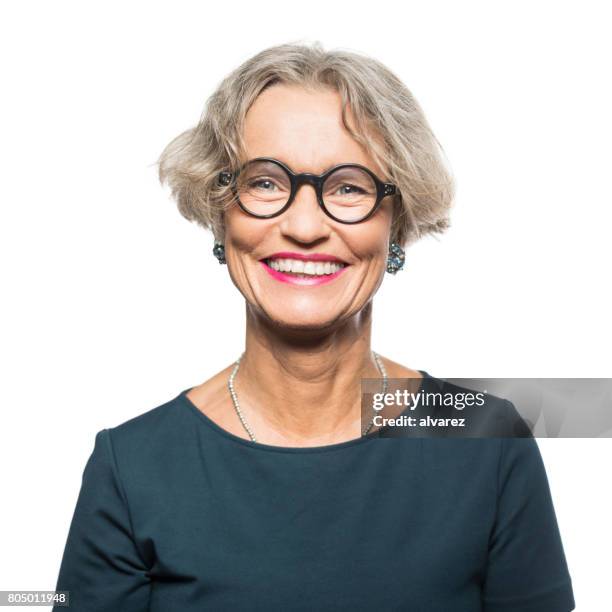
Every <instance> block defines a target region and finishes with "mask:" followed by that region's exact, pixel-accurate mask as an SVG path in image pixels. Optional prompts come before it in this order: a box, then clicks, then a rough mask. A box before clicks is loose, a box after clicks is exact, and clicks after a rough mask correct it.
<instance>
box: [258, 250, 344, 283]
mask: <svg viewBox="0 0 612 612" xmlns="http://www.w3.org/2000/svg"><path fill="white" fill-rule="evenodd" d="M271 259H298V260H301V261H312V262H330V263H335V264H338V263H340V264H344V265H343V266H342V267H341V268H339V269H338V270H336V271H335V272H333V273H331V274H308V275H306V274H300V275H296V274H295V273H292V272H283V271H281V270H275V269H274V268H272V267H271V266H270V265H268V262H269V260H271ZM260 263H261V265H262V266H263V267H264V270H265V271H266V272H267V273H268V274H269V275H270V276H271V277H272V278H275V279H276V280H278V281H280V282H283V283H290V284H292V285H301V286H315V285H316V286H318V285H324V284H326V283H330V282H331V281H333V280H335V279H336V278H338V276H340V275H341V274H342V273H343V272H344V271H345V270H346V268H347V267H348V265H349V264H347V263H346V262H344V261H343V260H341V259H339V258H338V257H335V256H334V255H328V254H327V253H310V254H304V253H292V252H288V251H282V252H279V253H274V254H272V255H269V256H268V257H266V258H264V259H262V260H260Z"/></svg>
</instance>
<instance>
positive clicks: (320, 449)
mask: <svg viewBox="0 0 612 612" xmlns="http://www.w3.org/2000/svg"><path fill="white" fill-rule="evenodd" d="M417 371H418V372H419V373H420V374H421V375H422V378H421V384H420V385H419V389H418V391H417V393H419V392H421V391H423V389H424V387H425V383H426V381H428V380H430V379H432V378H433V377H432V376H431V374H428V373H427V372H426V371H425V370H417ZM193 388H194V387H189V388H187V389H183V391H181V392H180V393H179V394H178V395H177V396H176V398H175V400H178V401H179V402H180V403H181V405H182V406H184V407H185V408H187V409H188V410H189V411H190V412H192V413H195V414H196V416H198V417H199V418H200V420H201V421H202V422H204V424H205V425H207V426H208V427H209V428H210V429H211V430H213V431H214V432H216V433H218V434H221V435H222V436H223V437H225V438H227V439H228V440H231V441H232V442H236V443H238V444H242V445H243V446H246V447H248V448H252V449H255V450H261V451H268V452H276V453H326V452H330V451H336V450H342V449H344V448H351V447H353V446H357V445H359V444H365V443H366V442H368V441H369V440H373V439H376V438H379V437H380V432H381V431H383V430H384V429H387V428H388V426H385V427H381V428H380V429H377V430H376V431H374V432H371V433H368V434H366V435H365V436H359V437H358V438H353V439H352V440H345V441H344V442H336V443H335V444H323V445H320V446H278V445H276V444H264V443H263V442H254V441H253V440H247V439H246V438H241V437H240V436H237V435H236V434H233V433H232V432H231V431H228V430H227V429H224V428H223V427H221V426H220V425H218V424H217V423H216V422H215V421H213V420H212V419H211V418H210V417H209V416H207V415H206V414H204V413H203V412H202V411H201V410H200V409H199V408H198V407H197V406H196V405H195V404H194V403H193V402H192V401H191V399H190V398H189V397H187V393H189V391H191V390H192V389H193ZM409 410H410V407H409V406H408V407H407V408H406V409H405V410H404V411H402V412H401V413H400V415H399V416H401V415H404V414H405V413H406V412H408V411H409Z"/></svg>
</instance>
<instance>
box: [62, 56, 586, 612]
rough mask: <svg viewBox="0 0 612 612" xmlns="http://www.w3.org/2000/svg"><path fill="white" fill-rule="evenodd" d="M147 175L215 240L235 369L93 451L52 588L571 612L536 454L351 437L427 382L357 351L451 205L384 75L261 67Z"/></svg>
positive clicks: (418, 131) (83, 598)
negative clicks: (374, 408)
mask: <svg viewBox="0 0 612 612" xmlns="http://www.w3.org/2000/svg"><path fill="white" fill-rule="evenodd" d="M160 176H161V179H162V180H163V181H167V182H168V183H169V184H170V186H171V188H172V192H173V194H174V196H175V197H176V200H177V202H178V206H179V209H180V211H181V213H182V214H183V215H184V216H185V217H187V218H188V219H191V220H196V221H197V222H199V223H201V224H202V225H203V226H204V227H207V228H210V229H211V230H212V231H213V233H214V236H215V245H214V249H213V252H214V254H215V256H216V257H217V258H218V259H219V261H220V262H221V263H225V264H227V270H228V272H229V275H230V277H231V279H232V281H233V283H234V284H235V285H236V287H237V288H238V290H239V291H240V293H241V294H242V295H243V296H244V298H245V301H246V312H247V318H246V320H247V325H246V342H245V350H244V353H243V354H242V356H241V357H240V358H239V359H238V360H237V361H236V362H235V363H232V364H230V365H228V366H227V367H225V368H224V369H222V370H221V371H220V372H219V373H218V374H216V375H215V376H213V377H212V378H211V379H210V380H207V381H205V382H203V383H202V384H199V385H196V386H194V387H191V388H189V389H186V390H184V391H182V392H181V393H180V394H178V395H177V396H176V397H174V398H173V399H171V400H170V401H169V402H167V403H165V404H163V405H161V406H158V407H156V408H154V409H153V410H150V411H149V412H146V413H145V414H142V415H140V416H138V417H136V418H133V419H131V420H129V421H127V422H125V423H123V424H121V425H119V426H117V427H113V428H110V429H104V430H102V431H100V432H99V433H98V434H97V436H96V442H95V447H94V451H93V453H92V455H91V457H90V459H89V462H88V463H87V466H86V468H85V473H84V477H83V483H82V489H81V492H80V495H79V499H78V502H77V506H76V509H75V514H74V517H73V520H72V524H71V528H70V532H69V535H68V540H67V544H66V549H65V552H64V558H63V561H62V566H61V569H60V576H59V580H58V584H57V589H58V590H68V591H70V601H71V605H72V606H73V607H74V608H75V609H77V610H134V611H138V610H151V611H155V612H158V611H159V612H168V611H171V610H180V611H185V612H188V611H191V610H345V609H346V610H422V611H426V612H435V611H440V612H442V611H443V612H462V611H466V612H468V611H469V612H476V611H480V610H486V611H487V612H492V611H495V612H497V611H499V612H501V611H502V610H503V611H510V610H512V612H521V611H523V610H524V611H527V610H529V611H536V610H537V611H540V610H541V611H546V612H549V611H550V612H553V611H554V612H566V611H568V610H572V609H573V607H574V602H573V595H572V587H571V581H570V576H569V573H568V569H567V565H566V562H565V557H564V553H563V549H562V545H561V540H560V536H559V531H558V528H557V523H556V520H555V514H554V509H553V506H552V501H551V497H550V492H549V488H548V483H547V480H546V474H545V471H544V466H543V464H542V460H541V457H540V455H539V452H538V448H537V445H536V444H535V441H534V440H533V439H532V438H531V439H523V440H519V439H504V438H489V439H480V440H452V439H444V437H441V438H440V437H438V438H437V439H434V438H422V437H420V438H418V439H414V438H412V439H402V440H388V439H387V440H385V439H382V438H383V436H382V433H381V432H382V431H383V430H382V429H381V428H379V427H377V426H376V425H375V424H374V420H373V418H372V415H373V413H371V412H370V411H364V415H363V416H362V411H361V409H360V404H361V393H360V381H361V380H362V379H372V378H378V379H382V382H381V384H384V385H388V384H389V381H390V380H391V379H402V380H404V381H408V383H409V384H410V382H412V383H416V386H417V387H418V389H419V391H422V390H423V389H425V388H426V387H427V386H428V385H436V384H437V382H438V381H437V379H434V378H433V377H431V376H430V375H429V374H428V373H427V372H424V371H419V370H414V369H411V368H408V367H405V366H403V365H401V364H399V363H395V362H393V361H391V360H389V359H387V358H385V357H382V356H380V355H378V354H377V353H375V352H373V351H372V350H371V348H370V336H371V325H372V299H373V297H374V294H375V293H376V291H377V289H378V288H379V286H380V284H381V282H382V281H383V277H384V275H385V271H387V272H389V273H396V272H397V271H398V270H400V269H401V268H402V265H403V260H404V251H403V248H402V247H403V246H405V245H406V244H408V243H409V242H411V241H413V240H415V239H416V238H418V237H420V236H422V235H424V234H427V233H429V232H440V231H442V230H443V229H445V228H446V227H447V224H448V221H447V214H448V209H449V206H450V203H451V200H452V194H453V188H452V181H451V178H450V175H449V173H448V171H447V170H446V169H445V166H444V163H443V158H442V154H441V150H440V147H439V146H438V144H437V141H436V139H435V137H434V135H433V133H432V131H431V129H430V127H429V125H428V123H427V121H426V119H425V117H424V115H423V113H422V111H421V109H420V107H419V106H418V104H417V102H416V101H415V100H414V98H413V97H412V95H411V94H410V92H409V91H408V90H407V89H406V87H405V86H404V85H403V84H402V83H401V82H400V81H399V80H398V79H397V77H395V76H394V75H393V74H392V73H391V72H390V71H389V70H388V69H387V68H385V67H384V66H383V65H381V64H380V63H378V62H377V61H375V60H372V59H369V58H366V57H362V56H360V55H357V54H353V53H347V52H325V51H324V50H323V49H322V48H321V47H320V45H314V46H302V45H282V46H278V47H274V48H270V49H267V50H265V51H263V52H261V53H259V54H258V55H256V56H255V57H253V58H251V59H250V60H249V61H247V62H246V63H244V64H243V65H242V66H240V67H239V68H238V69H237V70H235V71H234V72H232V73H231V74H230V75H229V76H228V77H227V78H226V79H225V80H224V81H223V82H222V83H221V85H220V86H219V88H218V89H217V91H216V92H215V93H214V95H213V96H212V97H211V98H210V100H209V102H208V105H207V109H206V111H205V113H204V114H203V116H202V119H201V121H200V123H199V125H198V126H197V127H195V128H194V129H192V130H189V131H187V132H186V133H184V134H182V135H180V136H179V137H178V138H176V139H175V140H174V141H173V142H172V143H170V145H169V146H168V147H167V148H166V150H165V151H164V153H163V154H162V157H161V160H160ZM215 313H218V316H219V322H220V323H221V322H223V323H226V324H229V322H225V321H223V315H222V310H220V309H219V310H218V309H217V307H216V306H215ZM406 315H407V313H406V312H400V313H398V316H400V317H401V318H400V321H401V322H402V324H403V323H404V321H406ZM387 388H388V387H387ZM506 404H507V403H506Z"/></svg>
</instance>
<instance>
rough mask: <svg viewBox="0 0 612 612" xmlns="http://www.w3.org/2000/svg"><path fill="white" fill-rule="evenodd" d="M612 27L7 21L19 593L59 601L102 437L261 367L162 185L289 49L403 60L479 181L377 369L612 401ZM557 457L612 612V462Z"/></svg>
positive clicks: (305, 13) (227, 292)
mask: <svg viewBox="0 0 612 612" xmlns="http://www.w3.org/2000/svg"><path fill="white" fill-rule="evenodd" d="M604 8H605V3H604V2H601V3H595V2H582V3H580V5H578V3H567V2H554V3H553V2H513V3H504V4H503V5H502V3H499V2H497V3H496V2H465V1H464V2H435V1H432V0H428V1H427V2H425V1H424V2H417V3H402V4H400V3H398V2H390V1H381V0H379V1H377V2H372V3H366V2H357V1H355V0H353V1H352V2H350V3H349V2H336V3H333V2H320V1H317V2H312V1H311V2H309V3H292V2H265V1H260V2H257V3H246V2H245V3H235V2H234V3H227V2H223V3H204V2H193V3H187V2H176V1H175V2H166V3H152V2H147V3H144V2H142V3H138V2H122V3H119V2H108V1H106V2H103V3H102V2H98V3H93V2H78V3H77V2H73V3H68V2H57V1H56V2H12V3H11V2H6V3H3V4H2V9H1V10H0V12H1V14H0V57H1V58H2V60H1V61H2V77H1V79H2V80H1V83H2V90H3V93H2V95H1V98H0V104H1V106H2V109H1V113H0V122H1V126H0V128H1V140H0V168H1V175H2V179H1V182H0V198H1V199H0V204H1V208H0V215H1V216H0V256H1V268H0V269H1V274H2V276H1V279H2V285H1V286H2V293H3V298H2V302H1V304H2V316H1V319H0V360H1V364H0V365H1V370H0V372H1V374H0V376H1V383H0V384H1V389H0V393H1V397H0V401H1V404H0V408H1V427H0V466H1V467H0V469H1V470H2V478H1V484H2V493H1V497H0V499H1V500H2V501H1V504H2V505H1V513H2V514H1V520H0V548H1V553H0V590H2V589H4V590H8V589H48V590H51V589H53V588H55V582H56V579H57V573H58V570H59V563H60V560H61V555H62V552H63V547H64V544H65V539H66V535H67V530H68V526H69V522H70V519H71V516H72V511H73V509H74V504H75V503H76V498H77V494H78V490H79V486H80V481H81V476H82V472H83V468H84V466H85V462H86V460H87V458H88V456H89V454H90V453H91V451H92V450H93V441H94V436H95V433H96V432H97V431H99V430H100V429H102V428H105V427H112V426H115V425H117V424H119V423H121V422H123V421H125V420H127V419H128V418H131V417H133V416H135V415H137V414H140V413H142V412H145V411H147V410H149V409H151V408H153V407H155V406H157V405H159V404H161V403H164V402H166V401H168V400H169V399H171V398H172V397H174V396H175V395H177V394H178V393H179V392H180V391H181V390H183V389H185V388H187V387H189V386H193V385H195V384H199V383H200V382H202V381H203V380H205V379H206V378H208V377H209V376H211V375H212V374H213V373H215V372H217V371H218V370H220V369H222V368H223V367H225V366H226V365H228V364H229V363H230V362H231V361H232V360H234V359H235V358H236V357H237V356H238V355H239V354H240V352H241V350H242V347H243V332H244V312H243V311H244V306H243V299H242V297H241V296H240V294H239V293H238V292H237V290H236V289H235V288H234V286H233V285H232V284H231V281H230V280H229V277H228V275H227V268H226V267H225V266H220V265H219V264H218V263H217V261H216V260H215V259H214V258H213V256H212V254H211V247H212V236H211V234H209V233H208V232H205V231H204V230H202V229H201V228H199V227H197V226H195V225H192V224H189V223H188V222H187V221H185V220H184V219H183V218H182V217H181V216H180V215H179V213H178V211H177V210H176V207H175V205H174V204H173V203H172V202H171V201H170V199H169V197H168V193H167V192H166V190H164V189H162V188H161V187H160V186H159V184H158V182H157V179H156V169H155V162H156V160H157V157H158V155H159V153H160V152H161V150H162V149H163V147H164V146H165V145H166V144H167V142H168V141H169V140H170V139H171V138H172V137H174V136H175V135H176V134H178V133H179V132H180V131H182V130H184V129H186V128H188V127H191V126H192V125H193V124H195V123H196V122H197V120H198V118H199V115H200V112H201V111H202V109H203V105H204V101H205V99H206V97H207V96H208V95H209V94H210V93H212V91H213V89H214V87H215V86H216V85H217V83H218V82H219V81H220V79H221V78H222V77H223V76H224V75H225V74H226V73H227V72H228V71H229V70H231V69H233V68H234V67H236V66H237V65H238V64H239V63H241V62H242V61H244V60H245V59H247V58H248V57H250V56H251V55H253V54H254V53H256V52H258V51H260V50H262V49H263V48H265V47H268V46H270V45H273V44H278V43H283V42H294V41H303V42H312V41H315V40H318V41H320V42H322V43H323V44H324V45H325V47H326V48H336V47H341V48H345V49H349V50H354V51H358V52H362V53H366V54H369V55H372V56H374V57H376V58H378V59H379V60H381V61H383V62H384V63H385V64H386V65H387V66H388V67H389V68H391V69H392V70H393V71H394V72H395V73H396V74H397V75H398V76H400V77H401V78H402V79H403V80H404V82H405V83H406V84H407V85H408V87H409V88H410V89H411V91H412V92H413V94H414V95H415V96H416V98H417V100H418V101H419V102H420V103H421V105H422V106H423V108H424V110H425V112H426V115H427V117H428V119H429V121H430V123H431V125H432V127H433V129H434V132H435V133H436V135H437V137H438V138H439V140H440V141H441V143H442V145H443V147H444V149H445V150H446V153H447V156H448V158H449V160H450V163H451V166H452V169H453V172H454V174H455V176H456V178H457V186H458V192H457V199H456V204H455V207H454V210H453V217H452V221H453V227H452V229H451V230H450V231H449V232H448V233H447V234H445V235H443V236H442V237H441V238H439V239H425V240H423V241H422V242H420V243H417V244H416V245H414V246H413V247H411V248H410V249H409V251H408V252H407V262H406V269H405V270H404V271H403V272H401V273H399V274H398V275H397V276H395V277H391V276H390V275H387V278H386V279H385V282H384V283H383V286H382V288H381V290H380V292H379V294H378V295H377V298H376V301H375V311H374V312H375V326H374V330H373V348H374V349H375V350H377V351H379V352H381V353H382V354H384V355H386V356H388V357H390V358H391V359H394V360H396V361H399V362H401V363H403V364H404V365H407V366H409V367H413V368H419V369H425V370H427V371H428V372H429V373H430V374H432V375H434V376H441V377H444V376H448V377H461V376H466V377H488V376H490V377H503V376H508V377H510V376H516V377H519V376H524V377H563V376H570V377H611V376H612V369H611V366H610V359H609V348H610V345H611V335H612V334H611V332H610V322H609V318H610V312H611V304H610V292H609V287H610V272H609V268H610V262H611V261H612V249H611V246H610V231H611V222H612V214H611V212H610V211H611V208H612V201H611V200H612V198H611V186H610V167H611V159H610V141H611V137H612V121H611V119H610V108H612V94H611V86H610V72H609V68H610V65H609V58H610V57H611V56H612V48H611V47H612V45H611V43H610V35H609V20H608V19H606V18H605V15H604ZM577 409H579V407H577ZM539 445H540V448H541V451H542V454H543V456H544V460H545V463H546V467H547V471H548V475H549V481H550V485H551V489H552V492H553V497H554V501H555V508H556V511H557V518H558V521H559V525H560V528H561V532H562V536H563V542H564V546H565V551H566V556H567V558H568V563H569V566H570V572H571V575H572V579H573V584H574V590H575V595H576V600H577V608H576V609H577V610H579V611H581V612H591V611H593V612H599V611H601V610H602V609H604V608H605V607H606V606H607V605H609V589H608V587H607V581H608V580H609V574H608V571H609V551H610V548H611V545H612V541H611V536H610V523H609V517H610V515H611V514H612V494H611V493H610V485H609V482H610V480H609V467H610V463H611V458H612V451H611V443H610V440H609V439H607V440H578V439H573V440H571V439H566V440H539ZM606 566H607V567H606Z"/></svg>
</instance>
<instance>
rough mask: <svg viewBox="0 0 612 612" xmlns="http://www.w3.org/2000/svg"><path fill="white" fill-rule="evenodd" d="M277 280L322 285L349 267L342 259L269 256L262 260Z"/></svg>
mask: <svg viewBox="0 0 612 612" xmlns="http://www.w3.org/2000/svg"><path fill="white" fill-rule="evenodd" d="M260 263H261V264H262V265H263V267H264V269H265V270H266V272H268V274H270V276H272V277H273V278H275V279H276V280H279V281H281V282H285V283H293V284H296V285H320V284H323V283H328V282H331V281H332V280H334V279H336V278H338V276H340V274H342V272H344V270H346V268H347V264H345V263H344V262H342V261H339V260H335V261H330V260H321V259H319V258H316V259H314V260H313V259H294V258H291V257H269V258H266V259H262V260H261V262H260Z"/></svg>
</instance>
